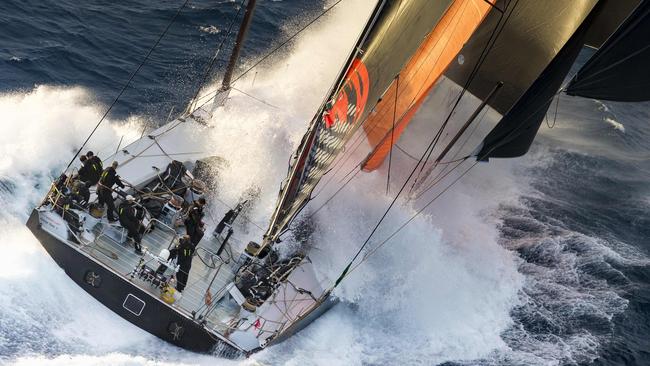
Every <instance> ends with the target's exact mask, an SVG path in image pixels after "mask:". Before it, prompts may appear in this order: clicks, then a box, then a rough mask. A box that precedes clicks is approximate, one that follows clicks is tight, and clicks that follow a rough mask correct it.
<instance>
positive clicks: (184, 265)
mask: <svg viewBox="0 0 650 366" xmlns="http://www.w3.org/2000/svg"><path fill="white" fill-rule="evenodd" d="M195 249H196V245H194V244H193V243H192V240H191V239H190V236H189V235H183V237H181V238H180V239H178V244H177V245H176V247H175V248H173V249H172V250H170V251H169V259H168V260H169V261H171V260H173V259H174V258H176V263H177V264H178V265H179V267H180V268H179V270H178V273H177V274H176V291H180V292H183V290H184V289H185V286H186V285H187V278H188V277H189V275H190V269H191V268H192V257H193V256H194V251H195ZM166 269H167V266H166V265H164V264H161V265H160V267H158V269H157V270H156V272H157V273H160V274H162V273H163V272H165V270H166Z"/></svg>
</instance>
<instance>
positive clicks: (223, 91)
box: [185, 0, 257, 122]
mask: <svg viewBox="0 0 650 366" xmlns="http://www.w3.org/2000/svg"><path fill="white" fill-rule="evenodd" d="M256 2H257V0H248V3H247V5H246V9H245V10H244V18H243V19H242V22H241V24H240V26H239V31H238V33H237V38H236V40H235V44H234V46H233V49H232V52H231V53H230V58H229V59H228V65H227V66H226V71H225V73H224V76H223V80H222V81H221V86H220V87H219V89H218V90H217V91H216V93H215V95H214V99H213V103H212V107H207V106H206V105H207V104H208V103H203V104H201V105H199V106H198V107H197V104H198V103H199V101H200V100H201V99H203V97H199V94H200V92H201V90H202V89H203V86H204V85H205V83H206V82H207V80H208V77H209V76H210V74H211V71H212V68H213V67H214V65H215V61H216V60H217V57H218V56H219V52H220V51H221V48H222V46H223V45H224V42H225V40H226V38H227V37H228V36H229V35H230V31H231V30H232V26H233V25H234V20H235V19H236V18H237V17H238V16H239V12H241V9H240V10H239V11H238V12H237V14H236V15H235V16H234V17H233V20H232V22H231V23H230V26H229V28H228V33H227V34H226V35H224V38H222V40H221V44H220V45H219V47H218V48H217V51H216V53H215V55H214V56H213V57H212V61H210V63H209V65H208V66H207V69H206V70H205V72H204V75H203V79H202V80H201V83H199V86H198V88H197V90H196V93H195V94H194V97H193V98H192V100H191V101H190V103H189V104H188V106H187V108H186V109H185V114H189V115H191V116H192V117H194V118H195V119H196V120H198V121H200V122H205V121H209V120H210V119H211V118H212V113H213V112H214V110H215V109H216V108H217V107H220V106H223V105H224V104H225V102H226V100H227V99H228V95H229V93H230V89H231V87H230V83H231V80H232V75H233V73H234V71H235V67H236V66H237V61H238V60H239V54H240V53H241V48H242V46H243V45H244V40H245V39H246V34H247V33H248V29H249V28H250V25H251V23H252V19H253V12H254V10H255V5H256ZM209 94H211V93H209ZM209 94H208V95H209Z"/></svg>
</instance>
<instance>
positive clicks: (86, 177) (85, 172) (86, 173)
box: [77, 161, 97, 183]
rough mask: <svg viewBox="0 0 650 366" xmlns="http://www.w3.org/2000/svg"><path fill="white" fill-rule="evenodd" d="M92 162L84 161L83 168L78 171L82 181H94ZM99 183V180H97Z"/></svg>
mask: <svg viewBox="0 0 650 366" xmlns="http://www.w3.org/2000/svg"><path fill="white" fill-rule="evenodd" d="M90 169H91V167H90V164H88V161H86V162H84V163H82V164H81V168H79V171H77V174H78V175H79V180H80V181H82V182H84V183H85V182H91V181H92V178H93V177H92V176H91V172H90ZM95 183H97V182H95Z"/></svg>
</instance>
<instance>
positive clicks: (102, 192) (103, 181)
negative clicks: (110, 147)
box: [97, 161, 124, 222]
mask: <svg viewBox="0 0 650 366" xmlns="http://www.w3.org/2000/svg"><path fill="white" fill-rule="evenodd" d="M117 166H118V163H117V161H114V162H113V164H111V166H109V167H108V168H106V169H105V170H104V171H103V172H102V175H101V177H100V179H99V185H98V186H97V197H98V198H99V206H100V207H102V208H103V207H104V204H105V205H106V206H107V207H108V210H107V212H106V216H107V217H108V221H109V222H115V221H116V220H115V216H114V215H115V213H114V211H115V202H114V201H113V186H114V185H117V186H118V187H120V188H124V184H123V183H122V180H120V176H119V175H117V171H116V170H115V169H117Z"/></svg>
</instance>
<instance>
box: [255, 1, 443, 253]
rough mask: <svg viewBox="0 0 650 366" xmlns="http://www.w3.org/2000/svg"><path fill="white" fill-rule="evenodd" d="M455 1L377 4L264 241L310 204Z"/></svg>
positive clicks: (307, 139)
mask: <svg viewBox="0 0 650 366" xmlns="http://www.w3.org/2000/svg"><path fill="white" fill-rule="evenodd" d="M451 3H452V0H439V1H430V0H411V1H401V0H385V1H381V2H379V3H378V4H377V6H376V8H375V10H374V11H373V14H372V15H371V17H370V19H369V21H368V23H367V25H366V27H365V29H364V31H363V32H362V34H361V37H360V39H359V41H358V42H357V44H356V47H355V50H354V51H353V52H352V54H351V56H350V58H349V60H348V62H347V63H346V66H345V68H344V71H343V72H342V73H341V74H340V76H339V78H338V80H337V82H336V83H335V84H334V87H333V88H332V90H331V91H330V93H328V95H327V98H326V102H325V103H323V105H322V106H321V108H320V109H319V111H318V113H317V114H316V116H315V117H314V119H313V120H312V123H311V124H310V127H309V130H308V132H307V134H306V135H305V136H304V137H303V140H302V142H301V144H300V147H299V148H298V152H297V153H296V155H295V156H294V158H293V160H292V163H291V168H290V171H289V176H288V177H287V179H286V180H285V182H284V184H283V186H282V189H281V191H280V198H279V201H278V204H277V206H276V209H275V212H274V213H273V216H272V218H271V223H270V225H269V229H268V231H267V232H266V235H265V243H269V242H273V241H275V240H276V239H277V237H278V236H279V235H280V233H281V232H282V231H283V230H284V229H285V228H286V226H287V225H288V223H289V222H290V221H291V220H292V219H293V218H294V217H295V215H296V214H297V213H298V212H299V210H300V209H301V208H302V207H303V206H304V205H305V204H306V203H307V202H308V201H309V199H310V196H311V192H312V191H313V189H314V187H315V186H316V184H317V183H318V181H319V180H320V179H321V178H322V176H323V175H324V174H325V172H326V171H327V169H328V167H329V166H330V164H331V163H332V161H333V159H334V158H335V157H336V156H337V155H338V154H339V153H340V152H341V150H342V148H343V145H344V144H345V142H346V141H347V140H348V139H349V138H350V137H351V135H352V134H353V133H354V132H355V131H356V130H357V128H358V127H359V126H360V125H361V124H362V123H363V121H365V119H366V117H367V116H368V115H369V114H370V112H371V111H372V110H373V108H374V107H375V105H376V104H377V102H378V101H379V99H380V98H382V96H383V95H384V93H385V92H386V91H387V90H388V89H389V87H390V85H391V83H392V82H393V80H394V79H395V77H396V76H397V75H398V74H399V73H400V71H401V70H402V69H403V68H404V66H405V65H406V63H407V62H408V61H409V59H411V57H412V56H413V54H414V53H415V52H416V51H417V50H418V48H419V47H420V45H421V44H422V42H423V41H424V39H425V37H426V36H427V35H428V34H429V33H430V32H431V31H432V29H433V28H434V27H435V26H436V24H438V22H439V21H440V19H441V18H442V16H443V15H444V14H445V12H446V11H447V9H448V8H449V6H450V5H451Z"/></svg>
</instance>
